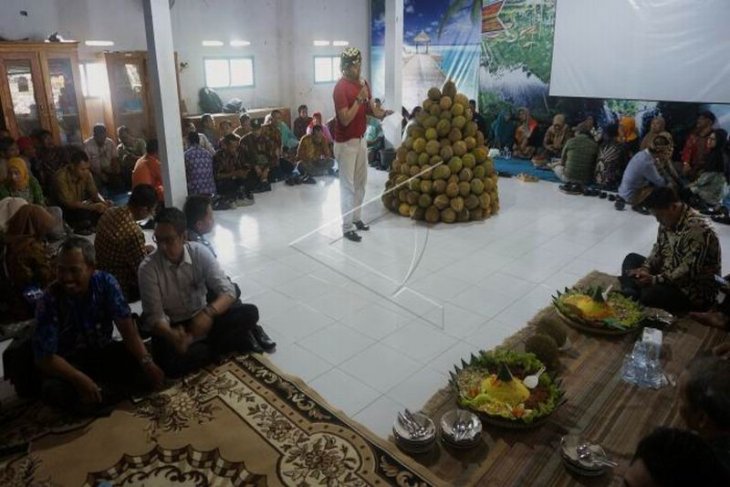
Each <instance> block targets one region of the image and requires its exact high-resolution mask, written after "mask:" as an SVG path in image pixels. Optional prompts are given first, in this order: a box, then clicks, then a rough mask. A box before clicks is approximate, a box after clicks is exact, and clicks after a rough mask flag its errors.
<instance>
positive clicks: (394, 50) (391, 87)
mask: <svg viewBox="0 0 730 487" xmlns="http://www.w3.org/2000/svg"><path fill="white" fill-rule="evenodd" d="M402 71H403V0H385V107H386V108H388V109H390V110H393V112H394V113H393V115H391V116H390V117H388V118H386V119H385V121H384V122H383V133H384V134H385V138H386V140H388V142H390V143H391V144H392V145H393V147H398V146H399V145H400V139H401V120H402V117H401V107H402V106H403V76H402Z"/></svg>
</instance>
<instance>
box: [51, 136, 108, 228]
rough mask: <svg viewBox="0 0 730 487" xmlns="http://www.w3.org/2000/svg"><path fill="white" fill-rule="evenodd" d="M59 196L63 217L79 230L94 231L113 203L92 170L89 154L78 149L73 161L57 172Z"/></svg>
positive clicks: (57, 196)
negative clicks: (104, 192)
mask: <svg viewBox="0 0 730 487" xmlns="http://www.w3.org/2000/svg"><path fill="white" fill-rule="evenodd" d="M55 182H56V200H57V201H58V204H59V206H61V208H62V209H63V218H64V219H65V220H66V221H67V222H68V224H69V225H71V226H72V227H73V228H74V230H75V231H76V233H79V234H86V235H89V234H91V233H93V231H94V227H95V226H96V222H97V221H98V220H99V217H101V215H102V214H103V213H104V212H105V211H106V210H107V209H108V208H109V207H110V206H111V202H109V201H106V200H104V197H103V196H101V195H100V194H99V191H98V190H97V189H96V184H95V183H94V177H93V176H92V174H91V165H90V163H89V156H87V155H86V152H84V151H80V150H77V151H75V152H74V153H73V154H71V162H70V163H69V164H67V165H66V166H64V167H63V168H61V169H59V170H58V171H57V172H56V174H55Z"/></svg>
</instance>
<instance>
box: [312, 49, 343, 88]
mask: <svg viewBox="0 0 730 487" xmlns="http://www.w3.org/2000/svg"><path fill="white" fill-rule="evenodd" d="M338 79H340V56H314V82H315V83H333V82H335V81H337V80H338Z"/></svg>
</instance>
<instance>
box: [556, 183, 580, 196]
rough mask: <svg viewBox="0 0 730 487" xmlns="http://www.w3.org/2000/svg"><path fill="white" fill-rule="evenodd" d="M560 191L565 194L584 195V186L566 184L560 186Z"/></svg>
mask: <svg viewBox="0 0 730 487" xmlns="http://www.w3.org/2000/svg"><path fill="white" fill-rule="evenodd" d="M558 189H559V190H560V191H562V192H563V193H565V194H573V195H578V194H583V186H582V185H580V184H578V183H565V184H561V185H560V186H558Z"/></svg>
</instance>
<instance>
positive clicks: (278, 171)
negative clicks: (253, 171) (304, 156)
mask: <svg viewBox="0 0 730 487" xmlns="http://www.w3.org/2000/svg"><path fill="white" fill-rule="evenodd" d="M296 167H297V166H296V164H294V163H292V162H291V161H289V160H288V159H284V158H279V165H278V166H276V167H272V168H271V170H270V171H269V182H272V183H274V182H276V181H282V180H284V179H286V178H288V177H289V176H291V175H292V173H293V172H294V169H296Z"/></svg>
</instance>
